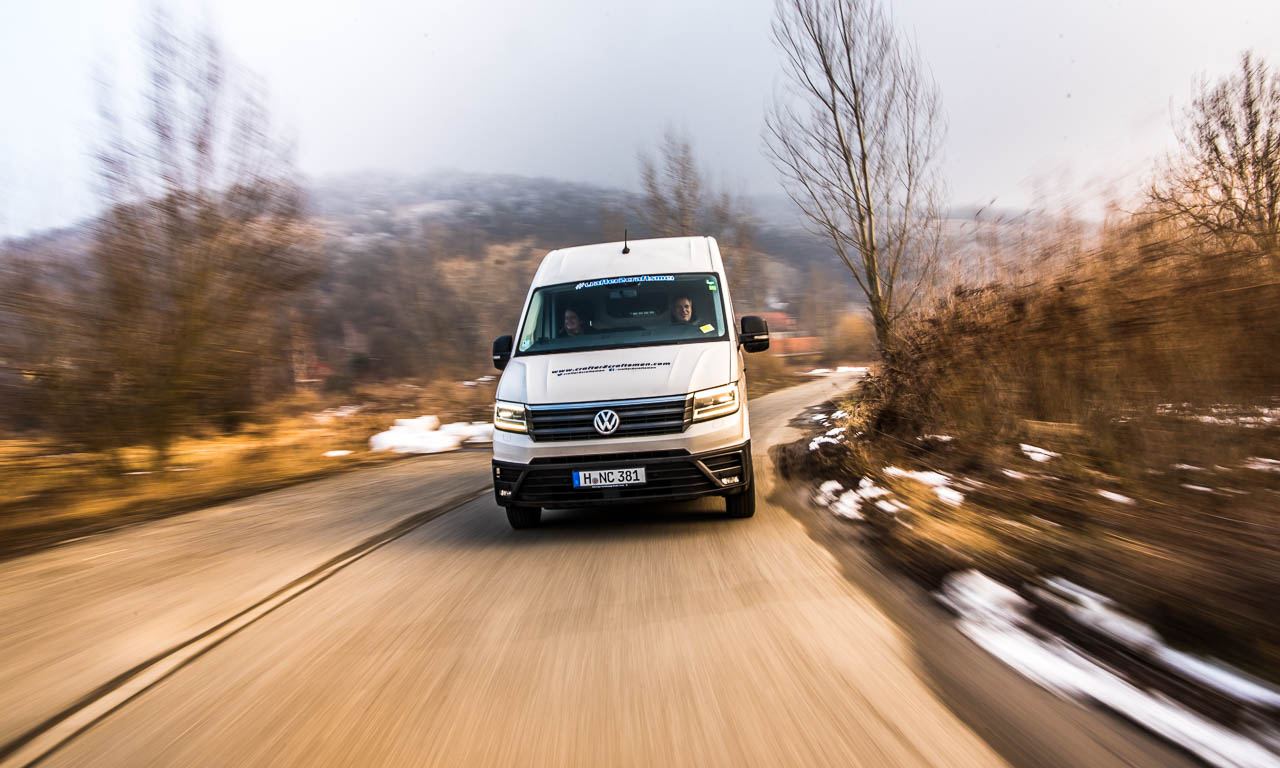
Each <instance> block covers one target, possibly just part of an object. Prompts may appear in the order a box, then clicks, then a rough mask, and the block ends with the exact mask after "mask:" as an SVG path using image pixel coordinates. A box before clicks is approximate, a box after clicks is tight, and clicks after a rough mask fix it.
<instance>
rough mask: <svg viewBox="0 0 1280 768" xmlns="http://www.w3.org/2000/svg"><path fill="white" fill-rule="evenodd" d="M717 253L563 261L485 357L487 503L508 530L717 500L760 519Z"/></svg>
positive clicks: (675, 241)
mask: <svg viewBox="0 0 1280 768" xmlns="http://www.w3.org/2000/svg"><path fill="white" fill-rule="evenodd" d="M733 317H734V314H733V300H732V298H731V297H730V296H729V285H728V282H727V281H726V280H725V274H724V263H723V262H722V261H721V259H720V248H719V246H717V245H716V241H715V240H714V239H713V238H710V237H673V238H664V239H658V240H637V241H634V242H632V243H630V244H629V246H628V244H625V243H608V244H602V245H585V246H580V247H576V248H564V249H561V250H557V251H552V252H551V253H548V254H547V255H546V257H545V258H544V259H543V260H542V264H541V266H539V267H538V272H537V274H536V275H534V278H533V285H532V286H531V287H530V289H529V295H528V297H527V298H526V299H525V303H524V312H523V313H522V314H521V318H520V324H519V326H518V328H517V332H516V335H515V336H514V337H512V336H502V337H500V338H498V339H497V340H496V341H494V343H493V363H494V365H495V366H497V368H498V369H499V370H501V371H502V372H503V373H502V378H501V379H500V380H499V382H498V392H497V401H496V402H495V403H494V407H493V426H494V433H493V490H494V495H495V497H496V498H497V501H498V504H500V505H502V506H503V507H505V508H506V510H507V519H508V521H510V523H511V525H512V527H515V528H528V527H531V526H535V525H537V524H538V522H539V521H540V520H541V518H542V510H543V509H544V508H567V507H576V506H600V505H605V504H614V503H646V502H665V501H675V500H679V499H692V498H696V497H699V496H724V497H725V503H726V509H727V512H728V514H729V516H731V517H750V516H751V515H753V514H754V513H755V487H754V483H753V481H752V469H751V425H750V422H749V421H748V419H747V399H746V393H747V386H746V378H745V376H744V373H743V364H742V363H743V352H759V351H762V350H765V349H768V348H769V329H768V326H767V325H766V324H765V321H764V320H763V319H761V318H759V317H754V316H747V317H744V318H742V323H741V326H739V327H735V326H734V324H733Z"/></svg>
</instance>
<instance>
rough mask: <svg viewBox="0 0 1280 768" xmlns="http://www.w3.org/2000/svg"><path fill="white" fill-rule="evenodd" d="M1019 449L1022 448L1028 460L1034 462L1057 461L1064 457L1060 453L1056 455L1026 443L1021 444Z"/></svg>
mask: <svg viewBox="0 0 1280 768" xmlns="http://www.w3.org/2000/svg"><path fill="white" fill-rule="evenodd" d="M1018 447H1020V448H1021V449H1022V452H1023V453H1025V454H1026V455H1027V458H1028V459H1031V460H1032V461H1048V460H1049V459H1056V458H1058V457H1059V456H1061V455H1062V454H1060V453H1054V452H1053V451H1046V450H1045V449H1043V448H1037V447H1035V446H1034V445H1027V444H1026V443H1020V444H1019V446H1018Z"/></svg>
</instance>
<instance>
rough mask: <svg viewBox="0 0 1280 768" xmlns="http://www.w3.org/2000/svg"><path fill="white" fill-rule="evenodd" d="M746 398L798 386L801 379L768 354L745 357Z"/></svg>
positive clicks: (785, 365)
mask: <svg viewBox="0 0 1280 768" xmlns="http://www.w3.org/2000/svg"><path fill="white" fill-rule="evenodd" d="M745 360H746V368H747V397H759V396H760V395H766V394H768V393H770V392H776V391H777V390H779V389H786V388H787V387H790V386H794V385H796V384H799V383H800V381H801V379H802V377H801V375H800V374H799V373H797V372H796V370H795V369H794V368H792V367H791V366H789V365H787V364H786V363H784V362H783V361H782V360H780V359H779V358H777V357H774V356H773V355H771V354H769V353H768V352H762V353H757V354H754V355H747V356H746V357H745Z"/></svg>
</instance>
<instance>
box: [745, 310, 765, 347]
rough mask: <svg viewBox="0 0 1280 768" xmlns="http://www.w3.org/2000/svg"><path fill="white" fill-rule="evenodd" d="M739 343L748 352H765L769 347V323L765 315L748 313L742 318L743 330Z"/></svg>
mask: <svg viewBox="0 0 1280 768" xmlns="http://www.w3.org/2000/svg"><path fill="white" fill-rule="evenodd" d="M738 343H739V344H741V345H742V348H743V349H745V350H746V351H748V352H763V351H765V350H766V349H768V348H769V324H768V323H766V322H765V320H764V318H763V317H757V316H755V315H746V316H744V317H743V318H742V332H741V333H739V334H738Z"/></svg>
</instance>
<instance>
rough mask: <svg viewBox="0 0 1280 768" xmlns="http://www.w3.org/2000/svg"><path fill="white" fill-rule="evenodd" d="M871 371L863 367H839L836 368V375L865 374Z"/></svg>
mask: <svg viewBox="0 0 1280 768" xmlns="http://www.w3.org/2000/svg"><path fill="white" fill-rule="evenodd" d="M869 370H871V369H870V368H867V367H865V366H853V365H840V366H836V373H866V372H867V371H869Z"/></svg>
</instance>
